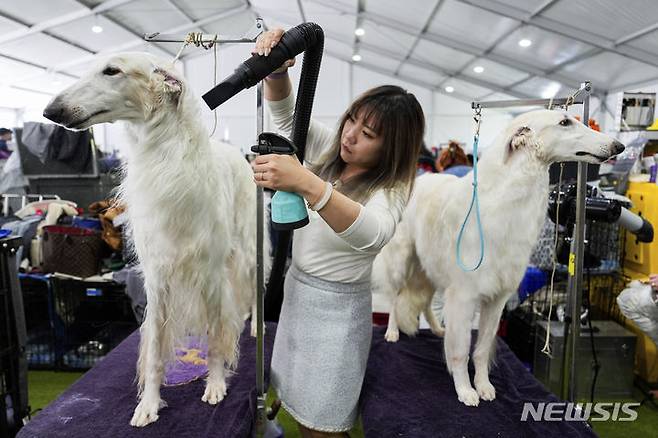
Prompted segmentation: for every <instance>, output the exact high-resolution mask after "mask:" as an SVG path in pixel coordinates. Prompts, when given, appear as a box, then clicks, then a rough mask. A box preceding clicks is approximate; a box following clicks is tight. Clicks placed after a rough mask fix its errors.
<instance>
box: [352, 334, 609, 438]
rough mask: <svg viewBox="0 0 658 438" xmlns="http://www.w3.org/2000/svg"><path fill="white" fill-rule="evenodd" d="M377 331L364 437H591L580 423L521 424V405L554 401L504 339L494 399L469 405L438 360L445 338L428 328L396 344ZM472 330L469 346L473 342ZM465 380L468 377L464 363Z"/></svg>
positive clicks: (364, 397)
mask: <svg viewBox="0 0 658 438" xmlns="http://www.w3.org/2000/svg"><path fill="white" fill-rule="evenodd" d="M385 332H386V327H375V329H374V331H373V339H372V348H371V351H370V357H369V359H368V368H367V371H366V376H365V381H364V384H363V390H362V392H361V401H360V411H361V416H362V419H363V429H364V432H365V436H366V437H368V438H370V437H372V438H375V437H377V438H387V437H408V438H427V437H432V438H434V437H468V438H471V437H498V438H505V437H510V438H518V437H526V436H541V437H560V438H563V437H569V438H572V437H595V436H596V434H595V433H594V432H593V431H592V430H591V429H590V428H589V426H588V425H587V424H586V423H584V422H567V421H555V422H546V421H534V420H533V419H532V417H529V418H528V421H526V422H522V421H520V419H521V412H522V410H523V403H524V402H533V403H537V402H550V401H560V400H559V399H558V398H557V397H556V396H555V395H553V394H551V393H550V392H548V391H547V390H546V388H544V386H543V385H542V384H541V383H540V382H539V381H538V380H537V379H535V378H534V377H533V376H532V374H530V373H529V372H528V371H527V370H526V369H525V367H524V366H523V364H522V363H521V362H520V361H519V360H518V359H517V358H516V356H515V355H514V353H512V351H511V350H510V349H509V348H508V347H507V345H506V344H505V342H504V341H502V340H501V339H497V347H496V365H494V366H493V367H492V369H491V372H490V374H489V378H490V380H491V383H492V384H493V386H494V387H495V388H496V400H494V401H482V400H481V401H480V405H479V406H478V407H468V406H465V405H463V404H462V403H461V402H459V401H458V400H457V394H456V393H455V389H454V385H453V382H452V377H451V376H450V375H449V374H448V370H447V368H446V363H445V359H444V354H443V339H442V338H438V337H436V336H435V335H433V334H432V333H431V332H430V331H429V330H421V331H420V333H419V334H418V336H416V337H413V338H410V337H407V336H405V335H404V334H400V341H399V342H397V343H393V344H391V343H388V342H386V340H385V339H384V333H385ZM475 336H476V334H475V332H474V333H473V341H475ZM469 373H470V376H471V380H472V378H473V376H474V370H473V366H472V363H471V364H469Z"/></svg>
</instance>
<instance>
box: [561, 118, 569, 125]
mask: <svg viewBox="0 0 658 438" xmlns="http://www.w3.org/2000/svg"><path fill="white" fill-rule="evenodd" d="M570 125H571V120H570V119H562V120H560V126H570Z"/></svg>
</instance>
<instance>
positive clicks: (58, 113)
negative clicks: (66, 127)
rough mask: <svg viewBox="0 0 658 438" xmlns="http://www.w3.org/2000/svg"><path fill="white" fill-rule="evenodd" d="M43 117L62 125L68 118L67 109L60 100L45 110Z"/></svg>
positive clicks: (53, 102) (54, 101)
mask: <svg viewBox="0 0 658 438" xmlns="http://www.w3.org/2000/svg"><path fill="white" fill-rule="evenodd" d="M43 116H44V117H45V118H47V119H48V120H52V121H53V122H55V123H62V122H63V121H64V119H65V118H66V108H65V107H64V105H62V102H61V101H60V100H59V99H55V100H53V101H52V102H50V103H49V104H48V106H47V107H46V109H44V110H43Z"/></svg>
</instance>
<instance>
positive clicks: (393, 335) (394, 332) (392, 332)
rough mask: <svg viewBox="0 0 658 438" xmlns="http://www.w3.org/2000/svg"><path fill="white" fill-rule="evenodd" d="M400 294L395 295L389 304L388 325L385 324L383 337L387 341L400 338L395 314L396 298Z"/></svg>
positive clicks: (394, 340)
mask: <svg viewBox="0 0 658 438" xmlns="http://www.w3.org/2000/svg"><path fill="white" fill-rule="evenodd" d="M399 297H400V295H396V296H395V299H394V300H393V303H392V305H391V312H390V313H389V314H388V325H387V326H386V333H385V334H384V338H385V339H386V341H387V342H397V341H398V340H399V339H400V329H399V328H398V321H397V319H396V318H397V316H396V315H395V308H396V307H397V300H398V299H400V298H399Z"/></svg>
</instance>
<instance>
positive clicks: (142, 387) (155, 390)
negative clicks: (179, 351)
mask: <svg viewBox="0 0 658 438" xmlns="http://www.w3.org/2000/svg"><path fill="white" fill-rule="evenodd" d="M146 287H147V288H148V286H146ZM154 301H155V302H156V303H157V301H156V300H154ZM163 320H164V319H163V315H162V313H161V309H159V308H158V306H157V304H156V305H153V304H151V303H149V304H147V306H146V317H145V320H144V322H143V323H142V327H141V329H140V335H141V340H140V346H139V359H138V361H137V368H138V369H137V373H138V381H139V398H140V401H139V403H138V404H137V407H136V408H135V412H134V414H133V417H132V419H131V420H130V425H131V426H137V427H143V426H146V425H147V424H150V423H153V422H154V421H157V419H158V410H159V409H160V407H161V406H164V402H163V401H162V400H161V399H160V383H161V382H162V377H163V375H164V361H163V338H162V332H161V328H162V321H163Z"/></svg>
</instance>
